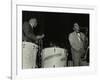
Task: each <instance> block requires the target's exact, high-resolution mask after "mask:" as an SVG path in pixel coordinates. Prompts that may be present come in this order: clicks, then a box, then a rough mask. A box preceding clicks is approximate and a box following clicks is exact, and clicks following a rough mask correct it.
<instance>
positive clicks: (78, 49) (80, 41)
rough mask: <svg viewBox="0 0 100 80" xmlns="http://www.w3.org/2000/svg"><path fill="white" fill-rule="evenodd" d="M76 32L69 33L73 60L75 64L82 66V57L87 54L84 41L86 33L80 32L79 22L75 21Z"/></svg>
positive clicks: (74, 28)
mask: <svg viewBox="0 0 100 80" xmlns="http://www.w3.org/2000/svg"><path fill="white" fill-rule="evenodd" d="M73 30H74V32H72V33H70V34H69V42H70V45H71V53H72V60H73V63H74V66H81V61H82V58H83V57H84V55H85V49H84V44H85V43H84V42H85V35H84V34H83V33H82V32H80V26H79V25H78V23H74V27H73Z"/></svg>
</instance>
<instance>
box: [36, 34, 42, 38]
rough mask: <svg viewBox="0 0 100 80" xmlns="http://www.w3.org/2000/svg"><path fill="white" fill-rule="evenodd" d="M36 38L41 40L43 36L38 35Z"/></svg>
mask: <svg viewBox="0 0 100 80" xmlns="http://www.w3.org/2000/svg"><path fill="white" fill-rule="evenodd" d="M36 38H37V39H42V38H44V34H42V35H41V36H40V35H39V36H37V37H36Z"/></svg>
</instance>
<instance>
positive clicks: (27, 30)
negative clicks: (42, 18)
mask: <svg viewBox="0 0 100 80" xmlns="http://www.w3.org/2000/svg"><path fill="white" fill-rule="evenodd" d="M29 27H30V26H29V24H28V23H27V22H25V23H24V24H23V31H24V34H25V35H26V36H27V37H28V38H29V39H31V40H32V41H36V40H37V38H36V36H35V35H34V33H33V32H32V31H30V28H29Z"/></svg>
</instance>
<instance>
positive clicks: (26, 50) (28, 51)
mask: <svg viewBox="0 0 100 80" xmlns="http://www.w3.org/2000/svg"><path fill="white" fill-rule="evenodd" d="M22 46H23V48H22V68H23V69H28V68H35V67H36V55H37V51H38V46H37V45H36V44H34V43H31V42H23V43H22Z"/></svg>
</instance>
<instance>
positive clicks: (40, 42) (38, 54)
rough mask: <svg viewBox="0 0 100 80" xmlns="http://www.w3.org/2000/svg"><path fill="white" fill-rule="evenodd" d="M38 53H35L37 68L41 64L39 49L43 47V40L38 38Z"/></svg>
mask: <svg viewBox="0 0 100 80" xmlns="http://www.w3.org/2000/svg"><path fill="white" fill-rule="evenodd" d="M38 46H39V47H38V53H37V66H38V68H41V65H42V63H41V62H42V58H41V51H42V49H43V40H42V39H40V40H38Z"/></svg>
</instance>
